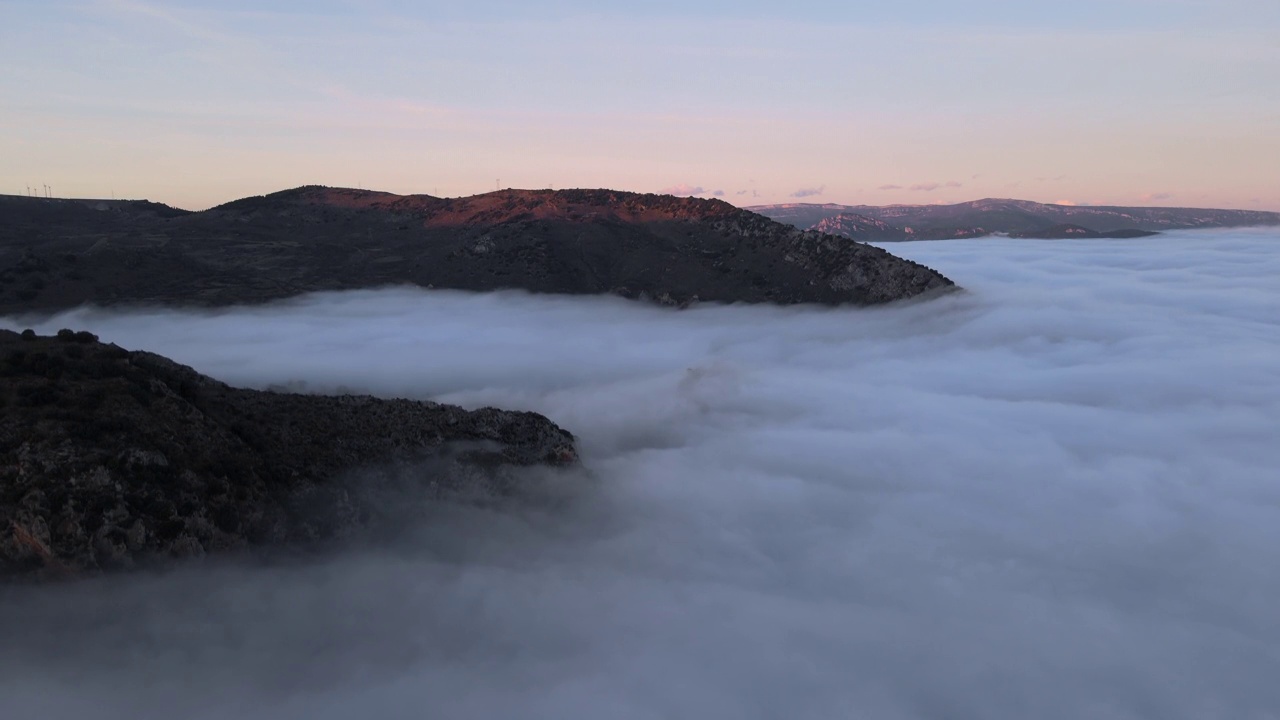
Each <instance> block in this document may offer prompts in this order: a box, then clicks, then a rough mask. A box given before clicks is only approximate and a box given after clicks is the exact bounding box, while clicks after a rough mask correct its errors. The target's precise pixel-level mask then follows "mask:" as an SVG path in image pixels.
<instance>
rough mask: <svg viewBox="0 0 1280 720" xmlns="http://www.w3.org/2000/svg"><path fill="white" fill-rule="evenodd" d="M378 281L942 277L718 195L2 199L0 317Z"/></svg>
mask: <svg viewBox="0 0 1280 720" xmlns="http://www.w3.org/2000/svg"><path fill="white" fill-rule="evenodd" d="M388 285H417V286H420V287H426V288H448V289H457V290H471V291H489V290H498V289H523V290H527V291H530V292H540V293H562V294H613V295H619V296H622V297H627V298H633V299H647V300H650V301H656V302H659V303H662V304H666V305H676V306H683V305H687V304H689V303H693V302H699V301H712V302H767V303H775V304H795V303H820V304H829V305H838V304H845V303H848V304H855V305H868V304H877V303H884V302H892V301H895V300H902V299H906V298H910V297H916V296H919V295H922V294H927V293H930V292H933V291H944V290H946V289H949V288H952V287H954V284H953V283H952V282H951V281H950V280H948V279H947V278H945V277H943V276H942V275H941V274H939V273H937V272H936V271H933V270H931V269H929V268H927V267H925V266H923V265H920V264H918V263H915V262H912V261H909V260H904V259H902V258H898V257H895V256H893V255H891V254H889V253H888V252H886V251H884V250H882V249H880V248H875V247H871V246H867V245H862V244H858V243H849V242H847V241H845V240H842V239H840V238H838V237H835V236H832V235H825V234H822V233H818V232H809V231H802V230H799V229H796V228H794V227H790V226H788V225H784V224H781V223H777V222H774V221H772V220H770V219H768V218H766V217H764V216H761V215H758V214H756V213H752V212H750V211H746V210H743V209H741V208H738V207H735V206H733V205H731V204H729V203H727V202H724V201H721V200H715V199H702V198H689V197H676V196H671V195H654V194H640V193H631V192H625V191H618V190H605V189H600V190H593V189H576V190H554V191H552V190H501V191H496V192H492V193H485V194H482V195H476V196H471V197H464V198H438V197H434V196H430V195H396V194H393V193H384V192H378V191H371V190H357V189H351V188H331V187H324V186H318V185H306V186H301V187H297V188H291V189H287V190H282V191H279V192H275V193H270V194H268V195H260V196H253V197H248V198H241V199H239V200H235V201H232V202H229V203H225V204H223V205H219V206H216V207H214V208H210V209H209V210H204V211H200V212H186V211H181V210H178V209H175V208H169V207H168V206H163V205H159V204H157V203H149V202H146V201H112V202H109V203H108V202H104V201H93V200H84V201H75V200H57V199H46V198H24V197H19V196H0V313H22V312H49V311H56V310H60V309H67V308H70V307H75V306H78V305H82V304H97V305H118V304H166V305H196V306H216V305H228V304H245V303H259V302H266V301H269V300H275V299H282V298H286V297H292V296H295V295H299V294H302V293H307V292H318V291H330V290H346V289H364V288H372V287H383V286H388Z"/></svg>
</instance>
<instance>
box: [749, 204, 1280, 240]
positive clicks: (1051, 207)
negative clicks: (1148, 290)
mask: <svg viewBox="0 0 1280 720" xmlns="http://www.w3.org/2000/svg"><path fill="white" fill-rule="evenodd" d="M747 209H749V210H751V211H753V212H758V213H760V214H762V215H765V216H766V217H770V218H772V219H774V220H778V221H779V222H786V223H788V224H791V225H794V226H796V227H802V228H812V227H815V226H817V225H818V224H819V223H821V222H823V221H826V220H829V219H830V218H833V217H837V216H839V215H849V214H853V215H858V216H862V217H866V218H870V219H872V220H876V221H880V222H884V223H888V224H890V225H891V226H893V228H896V229H897V230H900V231H903V232H908V231H909V234H913V235H915V236H916V237H917V238H919V237H921V236H922V235H925V236H928V235H932V236H934V239H941V238H940V237H938V236H942V235H947V232H948V230H949V229H952V228H955V229H962V230H964V231H965V232H964V233H963V234H961V235H959V236H960V237H972V236H974V231H975V230H982V231H984V234H991V233H1044V232H1046V231H1048V230H1049V229H1051V228H1053V227H1055V226H1060V225H1078V226H1081V227H1084V228H1086V229H1088V230H1090V231H1093V232H1099V233H1113V232H1117V231H1125V232H1127V231H1147V232H1161V231H1166V230H1182V229H1194V228H1216V227H1245V226H1252V225H1278V224H1280V213H1277V212H1268V211H1255V210H1225V209H1214V208H1165V207H1127V206H1120V205H1059V204H1053V203H1039V202H1035V201H1031V200H1017V199H1012V198H983V199H980V200H970V201H967V202H962V203H952V204H946V205H908V204H899V205H839V204H835V203H822V204H806V203H778V204H773V205H754V206H750V207H749V208H747ZM844 236H845V237H852V238H854V239H864V237H862V236H860V235H858V234H856V233H849V234H845V235H844ZM866 239H870V238H866Z"/></svg>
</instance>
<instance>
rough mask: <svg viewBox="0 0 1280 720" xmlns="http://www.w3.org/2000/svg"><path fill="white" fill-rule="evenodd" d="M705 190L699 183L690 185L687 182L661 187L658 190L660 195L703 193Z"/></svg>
mask: <svg viewBox="0 0 1280 720" xmlns="http://www.w3.org/2000/svg"><path fill="white" fill-rule="evenodd" d="M706 192H707V191H706V190H704V189H703V187H702V186H701V185H690V184H688V183H680V184H679V185H672V186H671V187H669V188H663V189H661V190H659V191H658V193H659V194H661V195H703V194H705V193H706Z"/></svg>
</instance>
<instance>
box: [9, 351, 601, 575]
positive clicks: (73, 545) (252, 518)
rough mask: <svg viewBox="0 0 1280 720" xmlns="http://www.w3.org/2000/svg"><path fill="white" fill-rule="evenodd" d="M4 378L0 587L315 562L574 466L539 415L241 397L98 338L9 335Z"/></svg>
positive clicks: (356, 400)
mask: <svg viewBox="0 0 1280 720" xmlns="http://www.w3.org/2000/svg"><path fill="white" fill-rule="evenodd" d="M0 376H2V377H3V384H0V459H2V460H0V578H14V577H31V578H39V577H56V576H64V575H80V574H84V573H92V572H97V571H101V570H110V569H124V568H131V567H137V566H143V565H148V564H156V563H163V562H166V561H170V560H173V559H176V558H182V557H190V556H201V555H204V554H206V553H218V552H236V551H240V552H243V551H247V550H253V549H265V548H281V547H305V546H312V545H314V544H316V543H324V542H327V541H334V540H341V539H344V538H349V537H352V536H355V535H359V534H361V533H363V532H365V531H367V530H369V529H370V528H374V527H376V526H377V525H378V523H380V522H383V521H384V520H385V519H386V518H387V517H389V516H392V515H395V513H396V512H399V511H401V510H403V508H402V507H401V505H403V503H404V501H405V500H406V498H407V499H409V501H410V502H418V501H429V500H430V499H431V498H433V497H439V496H440V495H442V494H445V493H457V492H461V493H476V494H480V495H485V494H489V493H495V492H498V493H500V492H504V491H505V490H507V489H509V488H510V486H511V483H512V482H514V480H513V476H512V475H511V469H512V468H516V467H519V466H529V465H552V466H554V465H566V464H572V463H575V462H576V454H575V449H574V440H573V436H572V435H570V434H569V433H568V432H566V431H564V430H562V429H560V428H559V427H557V426H556V425H555V424H553V423H552V422H551V421H549V420H547V419H546V418H544V417H542V416H540V415H536V414H534V413H527V412H507V411H502V410H496V409H493V408H485V409H481V410H474V411H467V410H463V409H462V408H458V407H454V406H450V405H441V404H437V403H430V402H413V401H408V400H380V399H376V398H372V397H362V396H341V397H323V396H313V395H295V394H284V393H274V392H259V391H254V390H244V389H237V388H232V387H228V386H227V385H224V384H222V383H220V382H217V381H215V380H212V379H210V378H208V377H205V376H202V375H200V374H199V373H197V372H195V371H194V370H192V369H191V368H188V367H185V366H182V365H178V364H177V363H174V362H172V361H170V360H167V359H165V358H163V357H160V356H158V355H154V354H151V353H146V352H129V351H127V350H124V349H121V348H119V347H117V346H115V345H108V344H102V343H99V342H97V340H96V338H94V336H92V335H90V334H88V333H72V332H70V331H63V332H61V333H59V335H58V336H57V337H36V336H35V335H34V334H33V333H31V332H30V331H27V332H26V333H24V334H23V335H19V334H17V333H13V332H9V331H0ZM362 468H363V469H365V470H368V472H363V473H361V474H359V475H358V476H356V475H351V474H350V473H351V472H352V471H354V470H357V469H362ZM406 468H412V471H411V472H407V473H406V472H398V470H397V469H399V470H404V469H406ZM406 478H408V479H406ZM406 483H407V485H406Z"/></svg>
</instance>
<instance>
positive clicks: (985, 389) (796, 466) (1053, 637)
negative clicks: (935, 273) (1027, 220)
mask: <svg viewBox="0 0 1280 720" xmlns="http://www.w3.org/2000/svg"><path fill="white" fill-rule="evenodd" d="M1278 241H1280V237H1278V236H1277V234H1276V233H1275V231H1268V232H1248V231H1244V232H1230V233H1216V234H1188V233H1181V234H1179V233H1173V234H1166V235H1163V236H1159V237H1156V238H1152V239H1145V240H1138V241H1126V242H1123V243H1117V242H1110V241H1070V242H1068V241H1053V242H1036V241H1015V240H1002V239H983V240H979V241H962V240H955V241H947V242H935V243H914V244H894V245H893V246H892V250H893V251H894V252H897V253H901V254H904V255H906V256H907V257H910V258H912V259H914V260H918V261H921V262H924V263H927V264H929V265H931V266H933V267H936V268H938V269H939V270H941V271H942V272H944V273H946V274H947V275H949V276H950V277H952V278H954V279H956V280H957V281H958V282H959V283H961V284H962V285H964V286H965V287H967V288H968V289H969V292H967V293H964V294H957V295H954V296H951V297H946V298H942V299H938V300H934V301H931V302H927V303H921V304H909V305H903V306H897V307H891V308H880V309H872V310H854V309H823V308H789V309H783V308H764V307H710V306H705V307H696V308H693V309H690V310H687V311H682V312H677V311H670V310H664V309H660V308H654V307H648V306H644V305H640V304H635V303H628V302H625V301H621V300H614V299H600V298H566V297H545V296H529V295H526V294H522V293H497V294H486V295H472V294H464V293H450V292H422V291H419V290H405V289H391V290H384V291H377V292H353V293H343V294H325V295H316V296H311V297H308V298H304V299H299V300H295V301H291V302H286V303H280V304H275V305H271V306H267V307H259V308H252V309H228V310H222V311H218V312H213V313H177V312H147V311H139V312H133V313H129V314H116V313H103V312H98V311H77V312H75V313H72V314H70V315H68V316H65V317H59V318H54V319H53V320H51V321H49V322H47V323H44V324H43V325H41V326H40V329H41V330H43V331H50V330H56V329H58V328H59V327H63V326H68V327H75V328H88V329H92V330H94V331H95V332H98V333H100V334H101V335H102V336H103V337H104V339H108V340H112V341H115V342H118V343H120V344H122V345H124V346H126V347H131V348H146V349H150V350H155V351H157V352H161V353H164V354H167V355H171V356H173V357H175V358H176V359H178V360H180V361H183V362H187V363H190V364H193V365H195V366H196V367H197V368H199V369H201V370H203V371H205V372H208V373H210V374H213V375H214V376H217V377H220V378H223V379H225V380H227V381H230V382H233V383H236V384H241V385H249V386H255V387H264V386H267V385H271V384H277V383H288V382H294V383H305V385H306V387H307V388H310V389H314V390H327V389H333V388H336V387H339V386H348V387H353V388H359V389H364V390H367V391H371V392H376V393H379V394H382V395H407V396H413V397H434V398H439V399H442V400H446V401H451V402H458V403H463V404H466V405H470V406H474V405H482V404H494V405H498V406H503V407H510V408H528V409H534V410H538V411H541V412H544V413H546V414H548V415H550V416H551V417H552V418H553V419H555V420H556V421H558V422H560V423H562V424H564V425H565V426H566V427H568V428H570V429H572V430H573V431H574V432H576V433H578V434H579V435H580V438H581V447H582V451H583V452H582V455H583V459H584V462H585V463H586V464H587V466H588V467H589V468H590V469H591V471H592V472H593V473H594V475H595V477H596V480H597V482H595V483H593V484H589V485H587V486H583V487H581V488H579V489H578V490H577V491H576V492H575V493H574V494H572V495H571V496H570V497H569V498H567V499H566V501H565V502H563V503H562V504H558V505H550V506H546V507H531V508H527V509H525V510H522V511H516V510H512V509H501V508H492V509H477V508H473V509H464V508H447V507H442V508H441V510H440V513H439V515H438V516H437V517H433V518H431V519H430V520H429V521H428V522H424V524H423V526H422V528H421V531H420V533H418V535H417V536H415V537H414V538H413V540H412V542H410V543H408V545H407V546H406V547H403V548H397V549H396V550H395V551H374V550H365V551H362V552H352V553H350V554H348V555H346V556H344V557H341V558H336V559H333V560H329V561H326V562H318V563H314V564H311V565H306V566H294V567H287V568H282V567H275V568H237V567H234V566H226V567H216V568H205V569H191V570H187V571H182V572H177V573H172V574H169V575H164V576H159V577H130V578H118V579H113V580H110V581H94V582H89V583H84V584H79V585H75V586H67V587H51V588H41V589H6V590H3V591H0V599H2V600H3V603H4V608H5V612H4V613H0V637H3V638H4V642H3V643H0V716H2V717H13V718H20V717H90V716H92V717H95V718H137V717H188V718H214V717H228V716H232V715H234V716H236V717H242V718H249V719H253V720H256V719H259V718H264V719H265V718H349V717H356V716H359V717H372V718H392V717H422V716H424V715H429V716H434V717H522V718H557V719H559V718H565V717H613V718H652V717H700V718H734V719H735V720H736V719H739V718H767V717H792V718H831V717H847V716H849V715H851V714H853V715H859V716H865V717H875V718H888V719H893V720H899V719H905V718H939V717H949V718H950V717H956V718H959V717H975V718H976V717H982V718H1018V719H1021V718H1028V717H1034V718H1039V719H1048V720H1053V719H1058V718H1061V719H1063V720H1066V719H1068V718H1071V719H1075V718H1081V717H1098V718H1113V719H1121V718H1153V717H1159V718H1163V719H1177V718H1188V719H1190V718H1213V717H1220V718H1243V717H1267V716H1268V714H1269V713H1273V712H1274V709H1275V708H1276V707H1280V685H1277V684H1276V683H1275V678H1276V677H1280V657H1278V656H1277V655H1276V652H1275V648H1276V647H1280V622H1278V621H1277V616H1276V613H1275V604H1274V598H1276V597H1278V596H1280V576H1277V575H1276V573H1275V558H1276V548H1277V547H1280V486H1278V485H1277V484H1276V482H1275V469H1276V468H1277V467H1280V449H1278V448H1277V445H1276V443H1275V442H1274V440H1275V428H1276V427H1277V426H1278V425H1280V371H1278V370H1277V367H1276V363H1275V358H1276V357H1277V354H1280V305H1278V304H1277V302H1278V301H1277V298H1276V293H1275V292H1274V290H1275V278H1276V277H1278V276H1280V242H1278ZM23 325H24V324H23V323H16V322H12V321H11V322H9V323H8V326H10V327H14V326H18V327H21V326H23Z"/></svg>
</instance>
